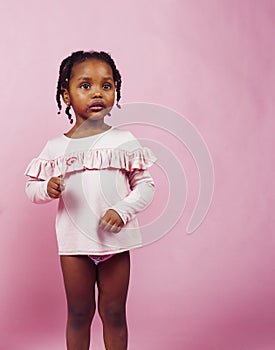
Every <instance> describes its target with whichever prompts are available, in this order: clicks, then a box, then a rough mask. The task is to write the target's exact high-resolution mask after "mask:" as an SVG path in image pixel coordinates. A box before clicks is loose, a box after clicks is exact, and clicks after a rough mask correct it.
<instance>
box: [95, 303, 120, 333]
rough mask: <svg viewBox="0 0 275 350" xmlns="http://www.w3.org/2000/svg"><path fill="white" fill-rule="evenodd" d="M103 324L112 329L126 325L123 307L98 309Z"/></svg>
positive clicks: (114, 306)
mask: <svg viewBox="0 0 275 350" xmlns="http://www.w3.org/2000/svg"><path fill="white" fill-rule="evenodd" d="M99 315H100V317H101V319H102V322H103V324H105V325H108V326H109V327H112V328H124V327H125V325H126V311H125V306H124V305H123V306H118V305H109V306H103V307H100V308H99Z"/></svg>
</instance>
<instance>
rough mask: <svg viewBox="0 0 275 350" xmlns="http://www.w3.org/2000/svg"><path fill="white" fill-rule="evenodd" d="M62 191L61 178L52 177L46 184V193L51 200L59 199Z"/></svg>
mask: <svg viewBox="0 0 275 350" xmlns="http://www.w3.org/2000/svg"><path fill="white" fill-rule="evenodd" d="M64 189H65V185H64V180H63V178H62V177H52V178H51V179H50V181H49V182H48V185H47V192H48V195H49V196H50V197H51V198H54V199H56V198H59V197H60V196H61V192H62V191H63V190H64Z"/></svg>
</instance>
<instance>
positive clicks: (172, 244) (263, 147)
mask: <svg viewBox="0 0 275 350" xmlns="http://www.w3.org/2000/svg"><path fill="white" fill-rule="evenodd" d="M0 13H1V21H0V26H1V40H0V48H1V68H2V69H1V112H2V113H1V114H2V118H1V121H2V123H1V130H2V132H1V151H0V152H1V161H2V167H1V169H2V171H1V185H2V186H1V197H0V215H1V217H0V218H1V254H0V264H1V287H0V332H1V337H0V349H5V350H17V349H20V350H25V349H26V350H38V349H39V350H44V349H47V350H48V349H51V350H55V349H56V350H57V349H65V345H64V344H65V340H64V339H65V335H64V332H65V316H66V306H65V296H64V291H63V284H62V277H61V271H60V267H59V260H58V256H57V254H56V242H55V233H54V214H55V207H56V205H55V204H54V203H52V204H50V205H45V206H36V205H34V204H31V203H29V202H28V200H27V198H26V196H25V194H24V183H25V178H24V176H23V172H24V170H25V167H26V165H27V163H28V162H29V161H30V160H31V159H32V158H33V157H34V156H36V155H37V153H38V152H39V150H40V149H41V147H42V146H43V145H44V143H45V141H46V140H47V139H48V138H50V137H52V136H55V135H57V134H59V133H61V132H64V131H65V130H67V129H68V128H69V124H68V123H67V120H66V117H64V116H62V117H61V116H57V115H56V111H57V108H56V105H55V101H54V98H55V86H56V79H57V71H58V65H59V63H60V61H61V60H62V59H63V58H64V57H65V56H67V55H68V54H70V53H71V52H72V51H74V50H77V49H90V48H93V49H99V50H101V49H103V50H106V51H108V52H110V53H111V54H112V55H113V56H114V58H115V59H116V61H117V63H118V66H119V68H120V70H121V72H122V75H123V82H124V84H123V91H122V102H123V103H125V102H134V101H142V102H150V103H156V104H161V105H164V106H167V107H169V108H172V109H174V110H176V111H177V112H179V113H181V114H182V115H184V116H186V117H187V118H188V119H189V120H190V121H191V122H192V123H193V124H194V125H195V126H196V127H197V129H198V130H199V131H200V133H201V134H202V136H203V138H204V140H205V141H206V143H207V145H208V147H209V150H210V152H211V155H212V158H213V162H214V167H215V178H216V184H215V193H214V198H213V203H212V206H211V207H210V210H209V213H208V215H207V217H206V220H205V221H204V222H203V223H202V225H201V226H200V227H199V228H198V229H197V231H196V232H194V233H193V234H192V235H186V233H185V227H186V224H187V222H188V220H189V218H190V213H191V208H192V205H193V204H190V201H189V202H187V207H186V210H185V212H184V215H183V216H182V218H181V220H180V221H179V222H178V223H177V225H176V226H175V227H174V229H173V230H172V231H171V232H170V233H169V234H168V235H166V236H165V237H164V238H163V239H162V240H160V241H158V242H157V243H155V244H153V245H149V246H147V247H145V248H143V249H140V250H136V251H134V252H133V254H132V277H131V286H130V292H129V302H128V319H129V327H130V345H129V348H130V349H131V350H140V349H143V350H152V349H159V350H164V349H165V350H166V349H174V350H181V349H188V350H237V349H238V350H239V349H242V350H271V349H274V347H275V333H274V329H275V312H274V311H275V310H274V308H275V274H274V266H275V264H274V263H275V258H274V256H275V255H274V248H275V240H274V229H273V227H274V198H275V191H274V184H273V182H274V181H273V179H274V169H275V167H274V161H273V157H272V154H273V152H272V150H273V148H274V144H275V141H274V110H272V105H273V103H274V98H275V96H274V77H275V74H274V73H275V68H274V59H275V57H274V56H275V48H274V35H275V27H274V19H275V5H274V2H273V1H272V0H270V1H269V0H263V1H250V0H242V1H239V0H231V1H227V0H209V1H203V0H197V1H191V0H184V1H182V0H181V1H180V0H174V1H163V0H161V1H158V2H156V1H151V2H148V1H145V0H140V1H136V2H131V1H122V0H120V1H113V2H112V1H105V2H93V1H87V0H83V1H80V2H75V1H72V0H68V1H53V0H50V1H47V2H39V1H38V2H37V1H32V0H26V1H22V2H20V1H15V0H10V1H5V2H1V4H0ZM272 112H273V113H272ZM171 122H172V121H171ZM160 141H161V140H160ZM173 142H176V141H175V140H173V139H171V140H170V143H171V144H170V146H171V148H173V146H175V145H173ZM179 156H180V158H181V160H182V161H183V163H184V164H183V166H184V167H185V170H186V173H187V177H189V178H190V182H191V183H192V178H194V177H195V176H197V173H196V171H195V169H194V165H193V164H192V162H191V161H190V159H189V160H186V162H185V160H184V159H183V157H181V155H179ZM155 173H156V175H157V171H156V172H155ZM158 181H160V180H159V178H158V177H156V182H158ZM196 190H197V188H196V185H192V186H191V187H190V192H191V197H192V192H193V191H194V192H195V193H196ZM143 215H145V216H146V214H143ZM93 334H94V337H93V345H94V346H95V347H94V348H95V349H97V350H100V349H103V345H102V341H101V329H100V323H99V320H98V319H96V320H95V322H94V324H93Z"/></svg>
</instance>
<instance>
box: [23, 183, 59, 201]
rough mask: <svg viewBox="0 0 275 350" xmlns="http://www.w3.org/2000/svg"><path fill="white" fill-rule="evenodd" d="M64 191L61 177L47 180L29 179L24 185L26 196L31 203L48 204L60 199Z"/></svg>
mask: <svg viewBox="0 0 275 350" xmlns="http://www.w3.org/2000/svg"><path fill="white" fill-rule="evenodd" d="M63 190H64V183H63V179H62V178H61V177H51V178H50V179H48V180H39V179H36V178H32V177H30V178H29V179H28V180H27V184H26V194H27V196H28V197H29V199H30V200H31V201H32V202H33V203H37V204H40V203H48V202H50V201H51V200H52V199H57V198H59V197H60V195H61V192H62V191H63Z"/></svg>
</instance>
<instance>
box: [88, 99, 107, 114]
mask: <svg viewBox="0 0 275 350" xmlns="http://www.w3.org/2000/svg"><path fill="white" fill-rule="evenodd" d="M105 108H106V105H105V103H104V102H102V101H95V102H93V103H91V104H89V105H88V108H87V109H88V111H92V112H100V111H102V110H103V109H105Z"/></svg>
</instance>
